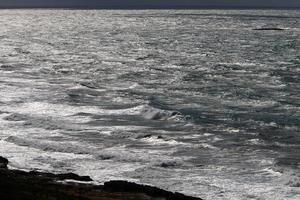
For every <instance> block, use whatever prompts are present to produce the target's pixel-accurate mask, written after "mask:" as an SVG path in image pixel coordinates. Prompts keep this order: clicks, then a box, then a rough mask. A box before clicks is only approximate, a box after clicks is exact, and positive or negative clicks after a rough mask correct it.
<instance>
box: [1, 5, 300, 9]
mask: <svg viewBox="0 0 300 200" xmlns="http://www.w3.org/2000/svg"><path fill="white" fill-rule="evenodd" d="M0 9H1V10H5V9H12V10H13V9H66V10H69V9H71V10H205V9H207V10H214V9H216V10H222V9H224V10H230V9H232V10H238V9H240V10H252V9H255V10H299V9H300V6H299V7H261V6H257V7H256V6H253V7H247V6H193V7H188V6H151V7H150V6H149V7H142V6H127V7H123V6H97V7H92V6H0Z"/></svg>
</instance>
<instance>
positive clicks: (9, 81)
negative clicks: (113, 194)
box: [0, 10, 300, 200]
mask: <svg viewBox="0 0 300 200" xmlns="http://www.w3.org/2000/svg"><path fill="white" fill-rule="evenodd" d="M260 27H280V28H283V29H284V30H283V31H257V30H253V29H255V28H260ZM299 129H300V12H299V11H293V10H289V11H284V10H268V11H266V10H244V11H238V10H186V11H185V10H175V11H174V10H144V11H134V10H124V11H120V10H86V11H83V10H82V11H80V10H0V155H2V156H5V157H7V158H8V159H9V160H10V161H11V163H10V167H11V168H18V169H23V170H40V171H48V172H54V173H62V172H74V173H78V174H80V175H89V176H91V178H93V179H94V180H95V182H97V183H102V182H104V181H108V180H115V179H122V180H130V181H135V182H138V183H143V184H149V185H154V186H157V187H161V188H164V189H167V190H171V191H177V192H182V193H184V194H187V195H192V196H197V197H202V198H204V199H215V200H221V199H222V200H223V199H228V200H234V199H236V200H240V199H259V200H263V199H268V200H282V199H294V200H296V199H300V169H299V167H300V130H299Z"/></svg>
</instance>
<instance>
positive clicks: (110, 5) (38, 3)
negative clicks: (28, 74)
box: [0, 0, 300, 9]
mask: <svg viewBox="0 0 300 200" xmlns="http://www.w3.org/2000/svg"><path fill="white" fill-rule="evenodd" d="M0 8H2V9H22V8H50V9H51V8H54V9H56V8H65V9H68V8H69V9H299V8H300V1H298V0H251V1H249V0H144V1H142V0H0Z"/></svg>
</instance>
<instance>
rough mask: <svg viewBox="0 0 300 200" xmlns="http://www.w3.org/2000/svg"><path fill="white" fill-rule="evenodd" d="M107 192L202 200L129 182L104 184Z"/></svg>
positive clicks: (174, 199) (167, 199)
mask: <svg viewBox="0 0 300 200" xmlns="http://www.w3.org/2000/svg"><path fill="white" fill-rule="evenodd" d="M103 189H104V190H105V191H109V192H135V193H144V194H146V195H148V196H151V197H155V198H159V199H166V200H201V199H200V198H196V197H188V196H185V195H183V194H180V193H173V192H169V191H166V190H163V189H159V188H156V187H152V186H147V185H139V184H136V183H131V182H128V181H110V182H106V183H104V188H103Z"/></svg>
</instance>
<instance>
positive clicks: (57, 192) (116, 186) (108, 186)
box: [0, 157, 200, 200]
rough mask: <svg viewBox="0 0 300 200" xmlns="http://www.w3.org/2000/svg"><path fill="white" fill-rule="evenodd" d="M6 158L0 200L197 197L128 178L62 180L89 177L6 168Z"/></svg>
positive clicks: (168, 199) (176, 199) (1, 163)
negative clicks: (96, 182) (95, 181)
mask: <svg viewBox="0 0 300 200" xmlns="http://www.w3.org/2000/svg"><path fill="white" fill-rule="evenodd" d="M7 164H8V160H7V159H5V158H3V157H0V199H1V200H12V199H13V200H125V199H134V200H158V199H159V200H200V198H195V197H188V196H185V195H183V194H180V193H173V192H169V191H166V190H162V189H159V188H156V187H152V186H146V185H139V184H136V183H130V182H127V181H110V182H107V183H105V184H104V185H93V184H90V183H88V182H87V183H82V182H80V183H79V182H64V180H66V179H67V180H69V179H72V180H76V181H91V178H90V177H88V176H78V175H76V174H73V173H68V174H51V173H42V172H33V171H32V172H24V171H20V170H9V169H8V168H7Z"/></svg>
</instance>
